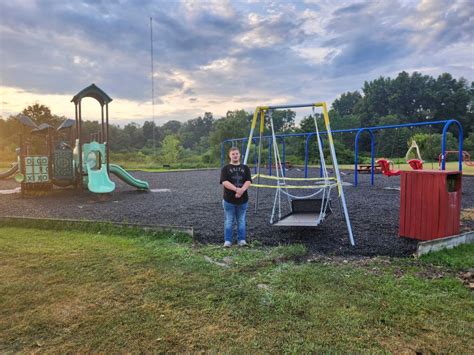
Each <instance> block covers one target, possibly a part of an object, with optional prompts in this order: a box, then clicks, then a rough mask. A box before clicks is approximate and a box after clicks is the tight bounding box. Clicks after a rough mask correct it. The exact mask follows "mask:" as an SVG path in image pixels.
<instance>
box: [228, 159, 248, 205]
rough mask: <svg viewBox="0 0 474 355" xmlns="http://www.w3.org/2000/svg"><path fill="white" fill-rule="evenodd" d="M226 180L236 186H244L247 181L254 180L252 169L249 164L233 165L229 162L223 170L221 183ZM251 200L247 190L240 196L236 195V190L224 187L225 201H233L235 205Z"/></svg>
mask: <svg viewBox="0 0 474 355" xmlns="http://www.w3.org/2000/svg"><path fill="white" fill-rule="evenodd" d="M224 181H229V182H230V183H232V184H233V185H234V186H235V187H242V186H244V183H245V182H246V181H250V182H251V181H252V176H251V174H250V169H249V167H248V166H247V165H244V164H239V165H232V164H227V165H226V166H224V167H223V168H222V170H221V184H222V183H223V182H224ZM248 200H249V196H248V194H247V191H245V192H244V194H243V195H242V196H241V197H240V198H236V197H235V191H232V190H229V189H226V188H225V187H224V201H226V202H229V203H232V204H234V205H241V204H243V203H245V202H247V201H248Z"/></svg>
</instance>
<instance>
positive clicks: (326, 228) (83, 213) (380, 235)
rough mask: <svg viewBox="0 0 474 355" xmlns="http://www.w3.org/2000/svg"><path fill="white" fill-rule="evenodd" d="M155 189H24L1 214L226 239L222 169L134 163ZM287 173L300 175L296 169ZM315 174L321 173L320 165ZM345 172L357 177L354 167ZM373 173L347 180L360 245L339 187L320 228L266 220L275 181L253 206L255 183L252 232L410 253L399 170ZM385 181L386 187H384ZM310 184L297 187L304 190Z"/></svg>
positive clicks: (360, 250)
mask: <svg viewBox="0 0 474 355" xmlns="http://www.w3.org/2000/svg"><path fill="white" fill-rule="evenodd" d="M132 174H133V175H134V176H135V177H137V178H139V179H142V180H146V181H148V182H149V184H150V188H151V189H152V190H155V192H141V191H137V190H136V189H134V188H133V187H130V186H128V185H126V184H124V183H123V182H121V181H120V180H118V179H116V178H114V177H113V179H114V181H115V182H116V184H117V189H116V191H115V192H113V193H112V194H110V195H107V196H105V197H103V198H99V197H98V196H97V195H94V194H92V193H90V192H88V191H87V190H86V191H76V190H73V189H61V188H57V189H55V190H54V191H53V192H52V193H49V194H46V195H44V196H34V197H33V196H29V197H21V195H20V194H18V193H16V194H5V195H3V194H0V215H1V216H28V217H43V218H44V217H46V218H73V219H92V220H106V221H114V222H129V223H143V224H159V225H175V226H192V227H193V228H194V234H195V239H196V240H197V241H199V242H201V243H216V244H217V243H218V244H220V243H222V242H223V223H224V216H223V210H222V187H221V186H220V185H219V174H220V171H219V170H202V171H187V172H168V173H148V172H141V171H136V172H133V173H132ZM288 174H289V176H300V177H301V176H302V172H301V171H298V170H297V169H292V170H291V171H289V172H288ZM311 176H316V173H315V172H312V173H311ZM343 180H344V181H345V182H347V183H352V182H353V175H352V173H351V172H346V173H345V174H344V176H343ZM369 181H370V177H369V175H359V186H358V187H357V188H356V187H354V186H345V187H344V191H345V194H346V198H347V205H348V210H349V215H350V219H351V223H352V228H353V233H354V238H355V240H356V243H357V245H356V246H355V247H352V246H351V245H350V242H349V239H348V233H347V228H346V224H345V221H344V219H343V218H342V214H341V211H340V206H339V203H338V202H337V198H336V195H335V194H333V211H334V212H333V214H331V215H330V216H329V217H328V218H327V220H326V221H325V222H324V223H323V224H322V225H320V226H318V227H316V228H305V229H302V228H277V227H274V226H271V225H270V223H269V219H270V215H271V209H272V206H273V197H274V195H273V194H274V190H273V189H271V190H270V189H265V190H262V189H260V192H259V203H258V211H257V213H255V200H256V198H255V197H256V196H255V190H254V189H251V191H250V203H249V211H248V226H247V230H248V239H249V240H250V241H258V242H259V243H261V244H263V245H278V244H288V243H302V244H304V245H305V246H306V247H307V248H308V249H309V250H310V251H311V252H312V253H313V254H324V255H353V256H372V255H386V256H405V255H410V254H412V253H413V252H414V251H415V249H416V244H417V242H416V241H414V240H410V239H405V238H400V237H398V224H399V204H400V192H399V191H398V190H397V189H396V188H398V187H399V186H400V178H399V177H390V178H388V177H385V176H382V175H377V176H376V179H375V186H371V185H370V183H369ZM18 186H19V185H18V184H17V183H15V182H14V181H13V180H0V190H8V189H13V188H15V187H18ZM387 188H388V189H387ZM307 193H308V192H307V191H304V190H303V191H301V190H299V191H298V192H295V194H299V195H304V194H307ZM473 207H474V177H468V176H465V177H464V178H463V195H462V208H463V209H471V210H472V208H473ZM461 228H462V230H463V231H466V230H474V221H473V220H472V219H469V218H467V219H465V220H463V221H462V226H461Z"/></svg>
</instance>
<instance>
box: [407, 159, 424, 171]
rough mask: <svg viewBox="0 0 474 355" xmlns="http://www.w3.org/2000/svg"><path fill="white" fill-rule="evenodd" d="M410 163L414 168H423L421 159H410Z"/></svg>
mask: <svg viewBox="0 0 474 355" xmlns="http://www.w3.org/2000/svg"><path fill="white" fill-rule="evenodd" d="M407 163H408V164H410V167H411V168H412V169H413V170H423V160H420V159H410V160H408V161H407Z"/></svg>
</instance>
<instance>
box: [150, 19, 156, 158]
mask: <svg viewBox="0 0 474 355" xmlns="http://www.w3.org/2000/svg"><path fill="white" fill-rule="evenodd" d="M150 58H151V109H152V116H151V117H152V120H153V135H152V137H153V138H152V139H153V155H156V144H155V128H156V125H155V80H154V74H155V70H154V66H153V17H150Z"/></svg>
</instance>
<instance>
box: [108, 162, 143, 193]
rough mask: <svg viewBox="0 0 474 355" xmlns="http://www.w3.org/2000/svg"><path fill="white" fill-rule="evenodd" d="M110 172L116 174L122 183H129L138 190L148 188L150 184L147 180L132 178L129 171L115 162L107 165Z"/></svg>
mask: <svg viewBox="0 0 474 355" xmlns="http://www.w3.org/2000/svg"><path fill="white" fill-rule="evenodd" d="M109 168H110V172H111V173H112V174H114V175H115V176H117V177H118V178H119V179H120V180H122V181H123V182H124V183H126V184H129V185H130V186H133V187H136V188H137V189H140V190H148V189H149V188H150V186H149V185H148V182H146V181H143V180H139V179H136V178H134V177H133V176H132V175H130V173H129V172H128V171H127V170H125V169H124V168H122V167H121V166H120V165H117V164H110V165H109Z"/></svg>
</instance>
